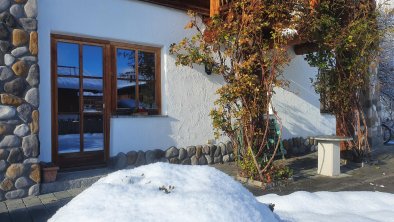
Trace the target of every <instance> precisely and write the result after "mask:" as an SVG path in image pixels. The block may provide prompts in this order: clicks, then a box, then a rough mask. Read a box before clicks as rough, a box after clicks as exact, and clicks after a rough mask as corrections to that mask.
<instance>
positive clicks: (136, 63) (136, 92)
mask: <svg viewBox="0 0 394 222" xmlns="http://www.w3.org/2000/svg"><path fill="white" fill-rule="evenodd" d="M139 52H140V50H135V53H134V62H135V104H136V105H135V106H136V107H137V109H138V108H139V107H140V86H139V85H138V84H139V83H140V81H139V79H138V78H139V77H138V76H139V75H138V74H139V73H138V72H139V70H138V53H139Z"/></svg>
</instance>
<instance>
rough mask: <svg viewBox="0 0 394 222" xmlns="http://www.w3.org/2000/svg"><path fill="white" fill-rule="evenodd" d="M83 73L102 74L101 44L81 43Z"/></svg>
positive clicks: (89, 74) (86, 74)
mask: <svg viewBox="0 0 394 222" xmlns="http://www.w3.org/2000/svg"><path fill="white" fill-rule="evenodd" d="M82 51H83V53H82V54H83V55H82V58H83V59H82V61H83V75H84V76H91V77H102V76H103V48H102V47H101V46H93V45H83V50H82Z"/></svg>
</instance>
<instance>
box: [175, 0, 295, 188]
mask: <svg viewBox="0 0 394 222" xmlns="http://www.w3.org/2000/svg"><path fill="white" fill-rule="evenodd" d="M300 6H301V5H300V4H299V3H298V1H293V0H290V1H289V0H279V1H278V0H276V1H272V0H240V1H234V2H233V3H232V4H230V5H229V8H228V10H226V11H225V12H222V13H220V14H218V15H216V16H213V17H211V18H209V19H200V18H199V17H198V16H196V14H194V13H190V15H191V17H192V20H191V22H190V23H189V24H188V25H187V26H186V28H194V29H196V30H197V34H196V35H195V36H193V37H191V38H185V39H183V40H182V41H181V42H179V43H178V44H173V45H171V50H170V52H171V53H172V54H174V55H176V59H177V61H176V62H177V64H178V65H185V66H193V64H200V65H205V66H206V67H207V69H208V70H212V72H213V73H216V74H219V75H222V76H223V79H224V81H225V82H226V84H225V85H223V86H222V87H221V88H220V89H218V90H217V94H218V95H219V98H218V99H217V100H216V102H215V106H216V107H215V108H214V109H213V110H212V111H211V117H212V119H213V126H214V128H215V129H216V135H217V136H220V135H222V134H224V135H225V136H227V137H229V138H230V139H231V141H232V142H233V144H234V147H235V153H236V154H238V159H239V163H240V166H241V168H242V169H243V171H244V172H243V173H244V175H245V176H248V177H253V178H257V179H260V180H261V181H264V180H266V176H267V173H268V172H269V171H270V170H272V166H271V163H272V161H273V158H274V156H275V154H276V153H277V150H278V146H279V142H278V141H280V139H281V137H280V135H281V133H279V137H278V138H276V141H274V142H273V143H268V141H269V140H268V137H269V134H270V133H271V132H270V129H269V126H270V123H269V122H270V119H276V120H277V122H279V123H280V119H279V118H278V116H277V114H276V111H275V109H274V107H273V106H272V104H271V101H272V95H273V94H274V87H276V86H278V87H280V86H283V85H286V84H287V82H286V81H285V80H283V78H281V76H282V72H283V68H284V66H285V65H286V64H288V63H289V56H288V54H287V49H288V42H289V41H290V40H291V39H292V37H293V36H294V35H295V34H296V31H295V29H296V24H297V23H298V21H297V19H298V17H299V16H298V14H299V13H301V12H300V11H299V10H300V9H303V8H302V7H300ZM290 12H293V13H290ZM270 107H272V112H271V113H272V114H271V115H270ZM280 125H281V124H280ZM279 130H280V131H281V126H280V129H279Z"/></svg>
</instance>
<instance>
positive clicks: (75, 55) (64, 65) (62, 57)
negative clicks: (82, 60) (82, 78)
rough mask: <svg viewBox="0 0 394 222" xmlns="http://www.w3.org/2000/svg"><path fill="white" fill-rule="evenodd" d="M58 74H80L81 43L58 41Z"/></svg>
mask: <svg viewBox="0 0 394 222" xmlns="http://www.w3.org/2000/svg"><path fill="white" fill-rule="evenodd" d="M57 73H58V75H69V76H78V75H79V45H78V44H74V43H66V42H58V43H57Z"/></svg>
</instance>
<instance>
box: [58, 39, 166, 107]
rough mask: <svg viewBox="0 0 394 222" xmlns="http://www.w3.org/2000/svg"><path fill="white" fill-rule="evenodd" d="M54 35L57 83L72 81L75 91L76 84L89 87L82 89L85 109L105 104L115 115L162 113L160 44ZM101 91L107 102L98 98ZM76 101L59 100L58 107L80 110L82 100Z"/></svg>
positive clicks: (60, 85) (101, 96)
mask: <svg viewBox="0 0 394 222" xmlns="http://www.w3.org/2000/svg"><path fill="white" fill-rule="evenodd" d="M53 37H54V39H56V41H57V42H58V43H57V45H56V50H57V51H58V58H57V60H58V64H57V65H56V67H57V68H56V69H57V75H58V78H59V79H58V81H59V83H58V85H59V87H60V88H61V90H63V88H62V84H63V85H64V84H66V83H69V85H70V84H71V82H72V83H73V84H74V85H75V86H74V88H75V91H78V89H77V88H76V87H77V86H78V87H83V89H88V90H90V91H87V92H83V93H84V99H83V100H84V101H83V104H84V106H86V107H84V109H89V108H91V109H95V108H96V107H101V108H102V107H103V105H102V104H108V105H109V106H108V107H110V108H109V110H110V113H111V114H115V115H159V114H160V113H161V89H160V86H161V82H160V51H161V50H160V48H156V47H149V46H140V45H134V44H126V43H119V42H112V41H106V40H98V39H90V38H81V37H74V36H63V35H55V34H54V35H53ZM80 57H81V58H80ZM81 69H82V70H81ZM82 72H83V73H82ZM81 73H82V74H81ZM82 80H83V81H82ZM81 82H82V84H81V86H79V85H80V83H81ZM98 83H100V84H101V85H100V86H99V85H98ZM105 85H107V86H106V87H104V86H105ZM95 87H96V88H97V87H100V88H97V89H96V88H95ZM104 88H105V89H104ZM93 89H96V91H93ZM63 91H64V90H63ZM63 91H62V92H63ZM100 93H101V95H99V94H100ZM103 93H104V94H107V95H106V96H105V97H107V98H108V99H107V100H106V101H107V102H105V101H103V100H102V99H101V100H99V99H98V98H99V97H100V98H103ZM63 94H64V93H63ZM63 94H59V95H63ZM88 94H89V95H88ZM76 96H77V97H78V95H76ZM75 101H76V102H75ZM75 101H74V103H75V104H74V103H73V104H71V103H70V104H59V110H61V111H62V112H63V111H64V112H66V111H67V112H71V111H75V110H79V109H80V108H79V106H80V105H81V104H82V103H81V102H78V100H75Z"/></svg>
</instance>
